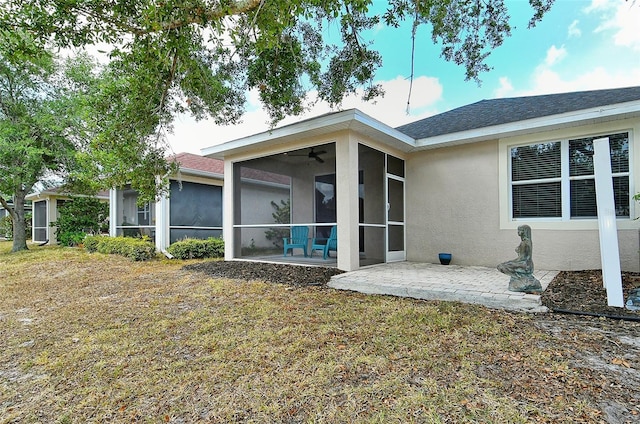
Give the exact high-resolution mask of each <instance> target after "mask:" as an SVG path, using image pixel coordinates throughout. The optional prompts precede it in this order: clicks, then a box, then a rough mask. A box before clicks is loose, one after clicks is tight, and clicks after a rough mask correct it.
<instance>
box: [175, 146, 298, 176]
mask: <svg viewBox="0 0 640 424" xmlns="http://www.w3.org/2000/svg"><path fill="white" fill-rule="evenodd" d="M169 161H174V162H178V163H179V164H180V168H182V169H183V170H194V171H204V172H211V173H213V174H220V175H224V161H222V160H220V159H214V158H209V157H206V156H199V155H194V154H193V153H177V154H176V155H175V156H172V157H170V158H169ZM242 177H243V178H249V179H252V180H257V181H262V182H268V183H278V184H289V182H290V180H289V177H286V176H284V175H280V174H275V173H273V172H268V171H261V170H258V169H251V168H246V167H243V168H242Z"/></svg>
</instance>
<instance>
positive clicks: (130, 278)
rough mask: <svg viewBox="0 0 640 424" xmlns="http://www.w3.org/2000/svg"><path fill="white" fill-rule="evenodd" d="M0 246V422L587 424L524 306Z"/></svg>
mask: <svg viewBox="0 0 640 424" xmlns="http://www.w3.org/2000/svg"><path fill="white" fill-rule="evenodd" d="M9 250H10V244H9V243H8V242H0V422H2V423H14V422H15V423H18V422H20V423H30V422H34V423H35V422H39V423H55V422H59V423H85V422H116V423H124V422H149V423H161V422H171V423H192V422H255V423H271V422H282V423H289V422H291V423H297V422H305V423H306V422H322V423H345V422H354V423H357V422H362V423H364V422H366V423H410V422H416V423H417V422H420V423H440V422H496V423H504V422H532V421H533V422H599V421H600V420H601V419H602V416H601V411H600V410H599V408H598V404H597V399H598V396H599V394H600V392H601V391H602V388H601V387H599V386H598V384H600V383H598V384H596V383H592V382H590V381H587V382H584V381H583V379H582V378H581V375H580V374H581V371H580V370H578V369H575V368H573V367H571V366H570V364H569V361H568V359H567V357H568V352H569V349H570V348H571V346H569V345H559V344H558V343H555V342H553V340H552V336H551V335H550V334H549V333H547V332H545V331H543V330H540V329H538V327H536V326H535V325H532V321H533V320H534V318H532V316H530V315H525V314H512V313H506V312H500V311H492V310H489V309H485V308H483V307H476V306H471V305H462V304H456V303H447V302H424V301H417V300H410V299H398V298H392V297H385V296H366V295H361V294H353V293H347V292H340V291H334V290H331V289H328V288H324V287H306V288H300V287H297V288H294V287H290V286H285V285H278V284H267V283H263V282H260V281H253V282H243V281H238V280H230V279H218V280H216V279H210V278H208V277H206V276H204V275H202V274H197V273H189V272H186V271H183V270H181V267H182V266H183V265H184V264H185V262H181V261H168V260H156V261H152V262H147V263H136V262H131V261H129V260H127V259H124V258H121V257H117V256H106V255H101V254H88V253H86V252H84V251H83V250H80V249H71V248H59V247H44V248H42V247H33V248H32V249H31V250H30V251H29V252H24V253H19V254H11V253H9Z"/></svg>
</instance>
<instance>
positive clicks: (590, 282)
mask: <svg viewBox="0 0 640 424" xmlns="http://www.w3.org/2000/svg"><path fill="white" fill-rule="evenodd" d="M638 287H640V274H638V273H633V272H623V273H622V292H623V295H624V299H625V301H626V300H627V299H628V298H629V292H630V291H631V290H632V289H635V288H638ZM541 301H542V304H543V305H544V306H546V307H547V308H549V309H551V310H552V311H562V312H567V311H568V312H574V313H581V314H595V315H604V316H609V317H615V318H631V319H640V313H639V312H638V311H631V310H629V309H626V308H616V307H612V306H607V292H606V290H605V289H604V286H603V281H602V271H600V270H587V271H562V272H560V273H559V274H558V275H557V276H556V277H555V278H554V279H553V281H551V283H549V286H548V287H547V289H546V290H545V291H544V293H542V296H541Z"/></svg>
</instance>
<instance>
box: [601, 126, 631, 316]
mask: <svg viewBox="0 0 640 424" xmlns="http://www.w3.org/2000/svg"><path fill="white" fill-rule="evenodd" d="M593 149H594V152H595V153H594V155H593V168H594V172H595V177H596V203H597V206H598V227H599V229H600V260H601V261H602V277H603V280H604V286H605V288H606V290H607V304H608V305H609V306H617V307H620V308H622V307H624V299H623V296H622V275H621V273H620V251H619V250H618V229H617V226H616V208H615V200H614V195H613V179H612V176H611V160H610V158H611V153H610V151H609V139H608V138H599V139H597V140H594V141H593Z"/></svg>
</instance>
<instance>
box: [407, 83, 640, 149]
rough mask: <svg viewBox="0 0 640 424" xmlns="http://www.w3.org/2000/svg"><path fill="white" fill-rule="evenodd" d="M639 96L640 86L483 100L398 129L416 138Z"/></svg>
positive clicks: (629, 100) (639, 98) (611, 103)
mask: <svg viewBox="0 0 640 424" xmlns="http://www.w3.org/2000/svg"><path fill="white" fill-rule="evenodd" d="M638 100H640V87H628V88H615V89H608V90H593V91H579V92H572V93H561V94H547V95H542V96H527V97H513V98H505V99H491V100H482V101H479V102H477V103H473V104H470V105H466V106H462V107H459V108H457V109H453V110H450V111H448V112H444V113H441V114H439V115H434V116H431V117H429V118H425V119H422V120H420V121H416V122H412V123H410V124H406V125H402V126H400V127H397V128H396V129H397V130H398V131H400V132H402V133H404V134H407V135H408V136H410V137H413V138H414V139H416V140H420V139H424V138H430V137H436V136H440V135H444V134H451V133H457V132H462V131H469V130H476V129H479V128H485V127H493V126H498V125H503V124H509V123H513V122H519V121H525V120H528V119H535V118H542V117H546V116H551V115H560V114H564V113H569V112H575V111H578V110H585V109H593V108H598V107H604V106H609V105H614V104H619V103H626V102H632V101H638Z"/></svg>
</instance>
